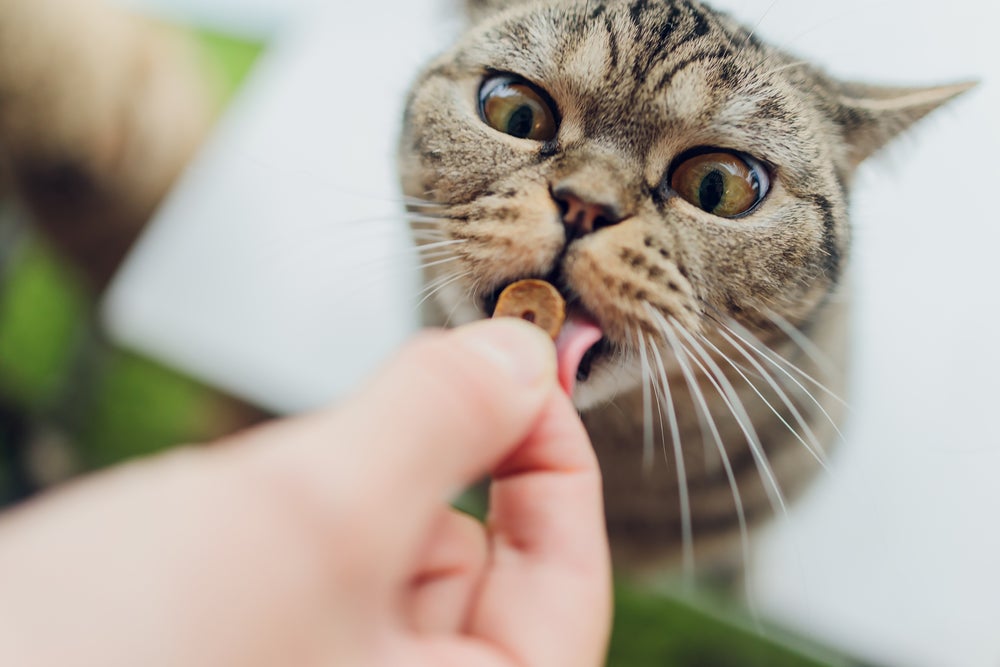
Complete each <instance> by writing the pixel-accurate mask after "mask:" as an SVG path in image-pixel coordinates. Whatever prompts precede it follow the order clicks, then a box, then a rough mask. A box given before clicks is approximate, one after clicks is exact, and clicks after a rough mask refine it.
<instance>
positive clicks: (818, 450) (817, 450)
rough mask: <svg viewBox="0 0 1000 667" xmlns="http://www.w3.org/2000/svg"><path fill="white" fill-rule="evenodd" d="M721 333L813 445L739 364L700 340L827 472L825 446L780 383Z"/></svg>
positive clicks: (713, 345)
mask: <svg viewBox="0 0 1000 667" xmlns="http://www.w3.org/2000/svg"><path fill="white" fill-rule="evenodd" d="M719 333H720V335H722V336H723V337H724V338H725V339H726V340H727V341H728V342H729V344H730V345H732V346H733V347H734V348H736V349H737V350H739V352H740V353H741V354H742V355H743V356H744V357H746V358H747V360H748V361H749V362H750V363H751V364H752V365H754V367H755V368H757V369H758V371H759V372H760V374H761V377H763V378H764V380H765V381H766V382H767V383H768V384H769V385H770V387H771V389H772V390H774V392H775V393H777V394H778V397H779V398H780V399H781V401H782V403H784V405H785V407H786V408H788V410H789V411H790V412H791V413H792V415H793V417H794V418H795V420H796V422H797V423H798V425H799V428H801V429H802V431H803V433H805V434H806V437H807V438H809V440H810V441H811V443H812V444H809V443H807V442H806V441H805V440H803V439H802V436H801V435H799V432H798V431H797V430H796V429H794V428H793V427H792V425H791V424H789V423H788V421H787V420H786V419H785V418H784V416H782V414H781V413H780V412H779V411H778V409H777V408H775V407H774V405H772V404H771V402H770V401H769V400H767V398H765V397H764V394H762V393H761V391H760V390H759V389H758V388H757V386H756V385H755V384H754V383H753V382H752V381H751V380H750V378H749V377H747V375H746V374H745V373H744V372H743V371H742V370H741V369H740V366H739V364H737V363H736V362H735V361H734V360H733V359H731V358H730V357H729V355H728V354H725V353H724V352H722V350H720V349H719V348H718V347H717V346H716V345H715V344H714V343H712V341H710V340H709V339H708V338H707V337H706V336H700V338H701V340H702V342H703V343H705V344H706V345H708V346H709V347H710V348H712V350H714V351H715V352H716V354H718V355H719V356H721V357H722V358H723V359H725V360H726V362H728V363H729V365H730V366H732V368H733V370H735V371H736V372H737V373H738V374H739V376H740V377H741V378H743V380H744V382H746V383H747V385H748V386H749V387H750V389H752V390H753V392H754V393H755V394H757V396H758V397H759V398H760V400H762V401H763V402H764V405H766V406H767V407H768V408H769V409H770V410H771V412H772V413H773V414H774V416H775V417H777V418H778V421H780V422H781V423H782V424H784V426H785V428H787V429H788V430H789V432H791V434H792V435H793V436H795V439H796V440H798V441H799V442H801V443H802V446H803V447H805V448H806V450H807V451H808V452H809V453H810V454H812V456H813V458H815V459H816V461H817V462H818V463H819V464H820V466H822V467H823V469H824V470H827V469H828V468H827V465H826V452H825V451H824V450H823V446H822V445H821V444H820V443H819V440H818V439H817V438H816V434H815V433H814V432H813V430H812V429H811V428H810V427H809V424H808V423H807V422H806V420H805V419H803V417H802V413H800V412H799V410H798V408H796V407H795V404H794V403H792V401H791V400H790V399H789V398H788V394H786V393H785V392H784V390H783V389H782V388H781V387H780V386H779V385H778V383H777V382H775V381H774V378H772V377H771V376H770V374H768V372H767V370H766V369H765V368H764V367H763V366H761V365H760V363H759V362H757V360H756V359H754V358H753V357H752V356H751V355H749V354H748V353H747V352H746V350H744V349H743V348H742V347H740V345H739V344H738V343H736V341H734V340H732V338H730V336H729V334H727V333H725V332H724V331H720V332H719Z"/></svg>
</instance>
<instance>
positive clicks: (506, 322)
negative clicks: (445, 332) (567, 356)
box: [454, 318, 556, 387]
mask: <svg viewBox="0 0 1000 667" xmlns="http://www.w3.org/2000/svg"><path fill="white" fill-rule="evenodd" d="M454 335H455V337H456V338H457V339H458V340H459V341H461V343H462V344H464V345H467V346H469V347H471V348H472V349H474V350H476V351H477V352H479V353H481V354H483V355H484V356H486V357H487V358H488V359H489V360H490V361H491V362H492V363H493V364H495V365H496V366H497V367H499V368H500V369H501V370H503V371H504V372H506V373H508V374H509V375H510V376H511V377H512V378H514V381H515V382H517V383H518V384H521V385H523V386H525V387H533V386H535V385H538V384H540V383H542V382H543V381H545V380H551V379H554V378H555V374H556V356H555V346H554V345H553V343H552V339H551V338H549V337H548V335H546V334H545V332H544V331H542V330H541V329H539V328H538V327H536V326H535V325H533V324H528V323H527V322H524V321H522V320H518V319H514V318H501V319H496V320H483V321H480V322H476V323H474V324H469V325H466V326H464V327H460V328H459V329H456V330H455V334H454Z"/></svg>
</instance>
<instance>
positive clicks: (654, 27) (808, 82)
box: [398, 0, 970, 574]
mask: <svg viewBox="0 0 1000 667" xmlns="http://www.w3.org/2000/svg"><path fill="white" fill-rule="evenodd" d="M468 10H469V11H468V14H469V17H470V25H469V27H468V29H467V30H466V32H465V33H464V35H463V36H462V37H461V38H460V39H459V41H458V42H457V43H456V44H455V45H454V46H452V47H451V48H450V49H449V50H447V51H445V52H444V53H443V54H442V55H440V56H439V57H437V58H436V59H435V60H434V61H433V62H431V63H430V64H429V65H428V66H427V67H426V68H425V69H424V70H423V72H422V73H421V74H420V75H419V77H418V78H417V80H416V82H415V84H414V85H413V87H412V89H411V91H410V94H409V96H408V99H407V104H406V110H405V114H404V119H403V128H402V132H401V138H400V143H399V156H398V164H399V172H400V180H401V183H402V189H403V191H404V193H405V195H406V196H407V202H408V204H407V210H408V218H409V220H410V225H411V229H412V233H413V236H414V239H415V241H416V244H417V246H418V251H419V253H420V256H421V259H422V261H423V274H424V278H425V283H426V287H425V292H426V294H427V295H428V298H427V301H426V302H425V304H426V306H425V319H426V321H427V322H428V323H430V324H434V325H454V324H460V323H463V322H468V321H471V320H475V319H480V318H484V317H488V316H490V314H491V312H492V308H493V307H494V306H495V303H496V298H497V295H498V293H499V291H500V290H502V289H503V288H504V287H505V286H506V285H508V284H510V283H512V282H514V281H516V280H518V279H522V278H527V277H534V278H544V279H546V280H548V281H550V282H552V283H553V284H554V285H556V286H557V287H558V288H559V289H560V291H561V292H562V293H563V295H564V296H565V297H566V298H567V301H568V303H569V311H570V313H571V316H570V319H569V322H570V323H571V324H572V326H574V327H577V328H582V329H587V330H590V331H591V332H592V331H593V329H594V328H595V327H596V328H597V329H599V334H598V335H599V337H600V342H599V343H597V344H596V345H594V346H593V347H591V348H590V349H589V350H587V351H586V354H585V355H583V357H582V358H580V354H582V353H577V356H576V357H575V358H572V359H571V357H572V355H571V354H568V353H566V354H564V352H563V351H561V352H560V356H561V362H562V361H564V360H565V361H567V362H568V363H572V364H574V366H575V365H576V364H579V369H578V371H577V378H576V379H577V386H576V390H575V393H574V401H575V403H576V405H577V407H578V408H579V409H580V410H581V413H582V418H583V420H584V423H585V424H586V426H587V430H588V432H589V434H590V436H591V439H592V441H593V445H594V448H595V450H596V452H597V455H598V458H599V460H600V464H601V469H602V473H603V475H604V483H605V501H606V512H607V522H608V530H609V534H610V537H611V540H612V546H613V552H614V561H615V564H616V567H618V568H621V569H627V570H632V571H639V570H642V569H644V568H649V567H657V568H658V567H661V566H662V565H663V564H665V563H671V562H675V561H679V562H680V563H681V565H682V566H683V568H684V570H685V571H686V572H687V573H689V574H690V573H691V572H692V571H693V570H694V567H695V561H696V556H697V561H698V563H699V564H701V563H702V562H704V561H706V560H708V561H711V560H713V559H722V560H725V559H728V558H731V557H733V554H736V557H737V558H738V557H740V556H745V555H746V553H747V551H748V536H747V535H748V530H749V528H750V527H751V526H753V525H755V524H757V523H759V522H761V521H762V520H763V519H765V518H767V517H769V516H772V515H774V514H775V513H780V512H783V511H785V510H784V508H785V506H786V503H787V499H788V498H790V497H792V496H794V495H796V494H797V493H799V492H801V490H802V489H803V488H804V487H805V486H806V485H807V483H808V481H809V480H810V479H811V478H812V477H813V476H814V474H815V473H816V471H817V470H819V469H821V468H822V467H824V466H825V465H826V461H827V456H828V450H829V449H830V448H831V447H832V446H833V445H834V444H835V442H836V440H837V439H838V437H839V435H838V434H839V430H838V423H839V422H840V420H841V419H842V417H843V414H844V402H843V400H842V399H841V398H840V397H839V396H840V394H841V393H842V391H843V384H844V373H842V372H838V369H843V368H844V367H845V365H846V362H847V353H848V350H847V324H848V315H849V308H848V304H847V297H848V293H849V259H850V249H851V228H850V225H849V222H848V214H847V206H848V199H849V191H850V187H851V183H852V180H853V177H854V174H855V171H856V168H857V167H858V165H859V164H860V163H861V162H862V161H864V160H865V159H866V158H868V157H869V156H871V155H872V154H874V153H876V152H877V151H878V150H879V149H881V148H882V147H883V146H885V145H886V144H887V143H888V142H890V141H891V140H892V139H893V138H894V137H896V136H897V135H898V134H900V133H901V132H903V131H904V130H906V129H907V128H909V127H910V126H911V125H912V124H913V123H915V122H917V121H918V120H920V119H921V118H923V117H924V116H926V115H927V114H928V113H930V112H932V111H934V110H935V109H937V108H938V107H940V106H941V105H942V104H944V103H946V102H948V101H949V100H951V99H952V98H954V97H956V96H958V95H960V94H961V93H962V92H964V91H965V90H967V89H968V88H969V87H970V85H968V84H958V85H948V86H939V87H929V88H904V87H877V86H871V85H863V84H857V83H848V82H840V81H837V80H835V79H834V78H832V77H830V76H828V75H827V74H825V73H824V72H823V71H822V70H821V69H819V68H818V67H816V66H813V65H811V64H807V63H803V62H801V61H800V60H798V59H797V58H794V57H793V56H791V55H789V54H786V53H784V52H782V51H781V50H779V49H777V48H774V47H772V46H769V45H767V44H765V43H763V42H762V41H761V40H759V39H758V38H757V37H756V35H754V34H753V32H752V31H750V30H748V29H747V28H745V27H743V26H742V25H740V24H739V23H738V22H736V21H735V20H733V19H732V18H730V17H729V16H728V15H726V14H724V13H720V12H717V11H714V10H712V9H710V8H708V7H707V6H705V5H703V4H699V3H698V2H695V1H694V0H520V1H519V0H510V1H507V2H505V1H503V0H469V2H468ZM570 347H572V344H570ZM831 368H832V369H833V370H834V372H830V369H831Z"/></svg>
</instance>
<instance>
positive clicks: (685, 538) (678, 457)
mask: <svg viewBox="0 0 1000 667" xmlns="http://www.w3.org/2000/svg"><path fill="white" fill-rule="evenodd" d="M646 307H647V310H648V309H649V308H650V306H649V304H646ZM650 352H652V355H653V361H654V362H655V366H656V371H657V373H658V374H659V380H660V382H659V386H660V391H661V392H662V394H663V404H664V405H665V406H666V410H667V423H668V425H669V427H670V438H671V443H672V444H673V449H674V465H675V466H676V470H677V494H678V496H679V501H680V512H681V572H682V573H683V575H684V581H685V582H686V583H688V584H691V583H693V581H694V574H695V570H694V531H693V530H692V527H691V498H690V494H689V492H688V485H687V468H686V466H685V464H684V450H683V448H682V447H681V433H680V425H679V424H678V422H677V411H676V409H675V408H674V399H673V395H672V394H671V392H670V380H669V378H668V377H667V370H666V367H665V366H664V364H663V357H662V355H661V354H660V350H659V349H658V348H657V347H656V345H654V344H652V342H651V343H650ZM661 420H662V412H661ZM660 433H661V436H662V435H663V423H662V421H661V423H660ZM663 447H664V452H663V457H664V458H666V457H667V452H666V443H665V441H664V444H663Z"/></svg>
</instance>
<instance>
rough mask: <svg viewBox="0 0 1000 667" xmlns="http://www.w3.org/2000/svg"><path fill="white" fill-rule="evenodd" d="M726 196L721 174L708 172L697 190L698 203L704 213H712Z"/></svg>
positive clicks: (723, 178) (724, 183)
mask: <svg viewBox="0 0 1000 667" xmlns="http://www.w3.org/2000/svg"><path fill="white" fill-rule="evenodd" d="M725 194H726V180H725V177H724V176H723V175H722V172H720V171H719V170H717V169H716V170H715V171H712V172H710V173H709V174H707V175H706V176H705V178H703V179H702V181H701V187H700V188H698V203H699V205H700V206H701V208H702V209H703V210H705V211H709V212H711V211H714V210H715V209H716V208H717V207H718V206H719V204H720V203H722V197H723V195H725Z"/></svg>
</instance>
